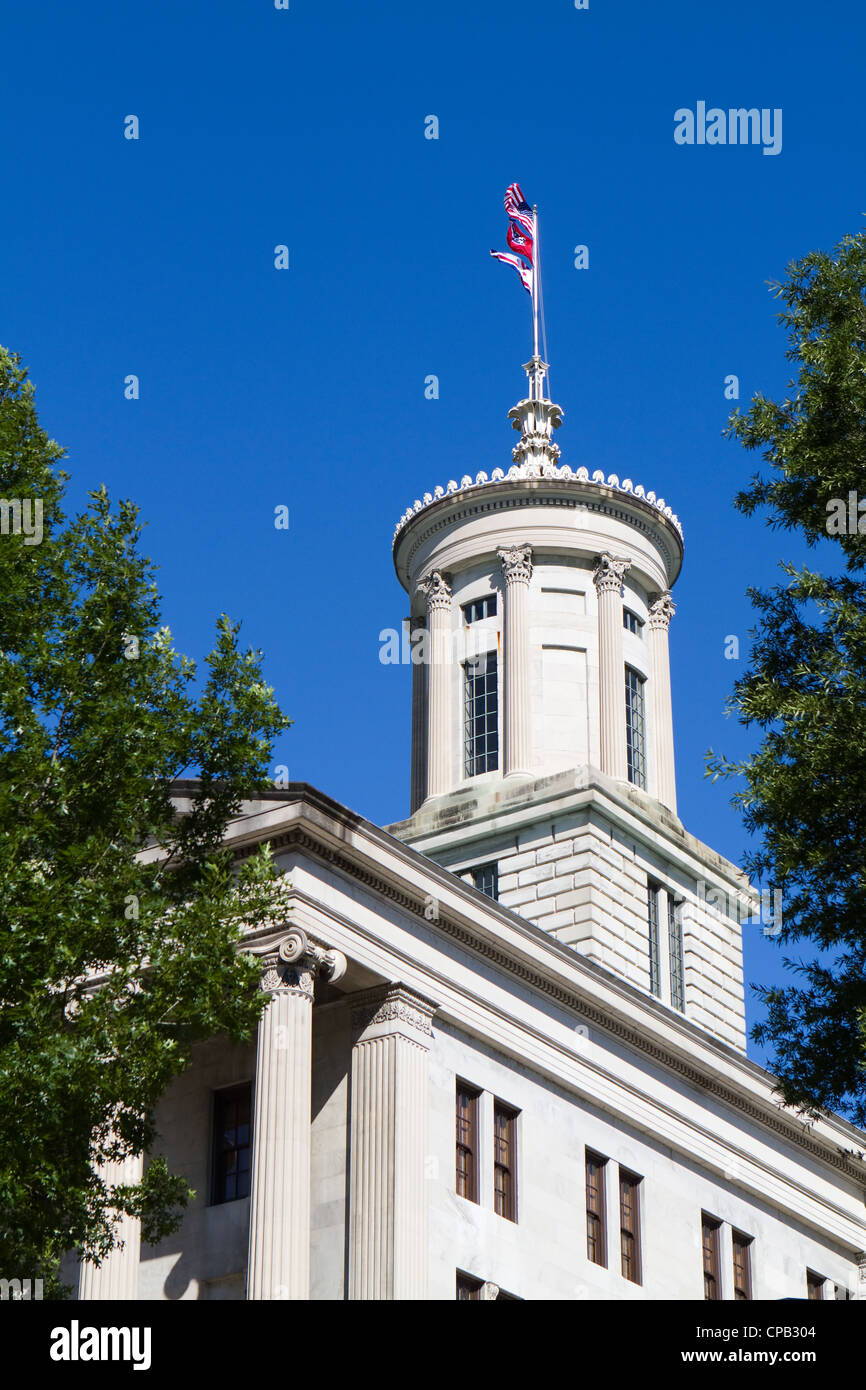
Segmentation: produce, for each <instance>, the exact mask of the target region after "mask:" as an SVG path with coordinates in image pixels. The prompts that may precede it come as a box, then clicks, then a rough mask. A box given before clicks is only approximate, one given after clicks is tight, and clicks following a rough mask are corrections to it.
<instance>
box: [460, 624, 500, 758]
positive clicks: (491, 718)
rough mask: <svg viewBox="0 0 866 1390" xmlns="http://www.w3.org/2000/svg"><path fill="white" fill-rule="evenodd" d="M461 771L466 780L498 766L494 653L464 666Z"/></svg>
mask: <svg viewBox="0 0 866 1390" xmlns="http://www.w3.org/2000/svg"><path fill="white" fill-rule="evenodd" d="M463 678H464V686H463V704H464V770H465V773H466V776H467V777H478V776H479V775H480V774H481V773H482V772H495V771H496V769H497V768H498V766H499V686H498V673H497V665H496V653H495V652H485V653H484V654H483V655H482V656H479V657H476V658H475V660H474V661H467V662H466V665H465V666H464V667H463Z"/></svg>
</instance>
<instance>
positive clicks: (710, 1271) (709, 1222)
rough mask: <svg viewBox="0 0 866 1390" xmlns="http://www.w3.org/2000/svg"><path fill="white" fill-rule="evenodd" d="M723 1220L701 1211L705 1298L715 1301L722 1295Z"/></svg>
mask: <svg viewBox="0 0 866 1390" xmlns="http://www.w3.org/2000/svg"><path fill="white" fill-rule="evenodd" d="M721 1224H722V1223H721V1221H717V1220H716V1218H715V1217H714V1216H707V1214H706V1212H701V1245H702V1248H703V1259H704V1298H705V1299H710V1300H711V1301H714V1300H716V1299H720V1298H721V1296H722V1286H721V1279H720V1278H719V1230H720V1229H721Z"/></svg>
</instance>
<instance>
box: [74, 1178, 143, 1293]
mask: <svg viewBox="0 0 866 1390" xmlns="http://www.w3.org/2000/svg"><path fill="white" fill-rule="evenodd" d="M143 1168H144V1159H143V1155H142V1154H136V1155H135V1156H133V1157H131V1158H126V1159H124V1160H123V1161H122V1162H119V1163H105V1164H102V1165H101V1166H100V1169H99V1175H100V1177H101V1178H102V1179H103V1181H104V1182H105V1183H106V1184H107V1185H108V1186H109V1187H115V1186H117V1185H119V1184H121V1183H124V1184H129V1185H130V1186H134V1185H136V1184H138V1183H140V1182H141V1175H142V1171H143ZM114 1229H115V1234H116V1236H117V1239H118V1240H120V1241H122V1242H123V1248H122V1249H119V1248H115V1249H114V1250H112V1251H111V1254H110V1255H108V1256H106V1258H105V1259H104V1260H103V1261H102V1264H101V1265H99V1266H98V1267H97V1266H96V1265H95V1264H91V1263H90V1261H89V1260H82V1262H81V1264H80V1266H79V1271H78V1297H79V1298H80V1299H88V1300H100V1301H103V1302H104V1301H114V1300H116V1299H135V1298H138V1263H139V1259H140V1257H141V1222H140V1221H138V1220H137V1219H136V1218H135V1217H132V1216H121V1217H120V1219H119V1220H118V1221H117V1223H116V1225H115V1228H114Z"/></svg>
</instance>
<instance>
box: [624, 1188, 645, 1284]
mask: <svg viewBox="0 0 866 1390" xmlns="http://www.w3.org/2000/svg"><path fill="white" fill-rule="evenodd" d="M640 1184H641V1180H640V1178H639V1177H637V1176H636V1175H635V1174H634V1173H627V1172H626V1171H625V1169H623V1168H620V1170H619V1241H620V1245H619V1248H620V1256H621V1261H622V1277H623V1279H630V1280H631V1282H632V1283H633V1284H639V1283H640V1282H641V1270H640Z"/></svg>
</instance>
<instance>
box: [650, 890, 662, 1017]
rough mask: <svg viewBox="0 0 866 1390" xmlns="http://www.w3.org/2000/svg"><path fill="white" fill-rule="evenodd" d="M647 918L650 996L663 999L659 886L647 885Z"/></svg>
mask: <svg viewBox="0 0 866 1390" xmlns="http://www.w3.org/2000/svg"><path fill="white" fill-rule="evenodd" d="M647 917H648V922H649V968H650V994H654V995H655V996H656V997H657V998H660V997H661V992H662V975H661V958H660V956H659V886H658V884H657V883H652V882H650V883H648V884H647Z"/></svg>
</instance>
